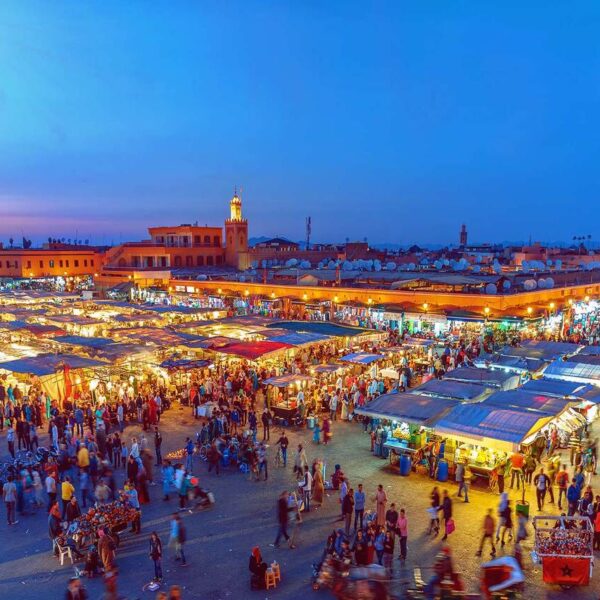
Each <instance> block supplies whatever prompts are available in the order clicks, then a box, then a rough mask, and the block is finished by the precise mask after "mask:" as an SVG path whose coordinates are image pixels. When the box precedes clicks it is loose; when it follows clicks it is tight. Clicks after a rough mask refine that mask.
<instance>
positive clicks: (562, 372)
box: [544, 355, 600, 386]
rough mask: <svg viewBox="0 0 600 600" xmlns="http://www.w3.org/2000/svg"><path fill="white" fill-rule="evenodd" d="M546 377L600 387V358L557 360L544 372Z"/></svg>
mask: <svg viewBox="0 0 600 600" xmlns="http://www.w3.org/2000/svg"><path fill="white" fill-rule="evenodd" d="M544 377H546V378H547V379H562V380H563V381H576V382H579V383H591V384H593V385H597V386H600V356H580V355H575V356H573V357H571V358H567V359H566V360H562V359H559V360H555V361H554V362H552V363H550V364H549V365H548V367H547V368H546V370H545V371H544Z"/></svg>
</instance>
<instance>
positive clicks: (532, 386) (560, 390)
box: [522, 377, 598, 398]
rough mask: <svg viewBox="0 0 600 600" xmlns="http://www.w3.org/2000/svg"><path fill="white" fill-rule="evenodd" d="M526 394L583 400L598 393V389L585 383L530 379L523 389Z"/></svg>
mask: <svg viewBox="0 0 600 600" xmlns="http://www.w3.org/2000/svg"><path fill="white" fill-rule="evenodd" d="M522 389H523V390H525V391H526V392H533V393H535V394H544V395H545V396H557V397H558V398H563V397H565V396H570V397H572V398H583V397H584V396H585V395H586V394H589V393H590V392H594V391H598V388H596V387H594V386H593V385H589V384H585V383H577V382H575V381H560V380H558V379H546V378H544V377H542V378H541V379H530V380H529V381H528V382H527V383H525V384H524V385H523V387H522Z"/></svg>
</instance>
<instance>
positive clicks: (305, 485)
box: [298, 466, 313, 512]
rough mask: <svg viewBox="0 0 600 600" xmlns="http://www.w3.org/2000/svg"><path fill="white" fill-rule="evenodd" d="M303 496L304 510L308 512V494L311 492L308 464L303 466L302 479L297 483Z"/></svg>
mask: <svg viewBox="0 0 600 600" xmlns="http://www.w3.org/2000/svg"><path fill="white" fill-rule="evenodd" d="M298 485H299V487H300V489H301V490H302V495H303V498H304V511H305V512H310V496H311V494H312V486H313V476H312V475H311V473H310V469H309V468H308V466H306V467H304V479H303V480H302V482H301V483H299V484H298Z"/></svg>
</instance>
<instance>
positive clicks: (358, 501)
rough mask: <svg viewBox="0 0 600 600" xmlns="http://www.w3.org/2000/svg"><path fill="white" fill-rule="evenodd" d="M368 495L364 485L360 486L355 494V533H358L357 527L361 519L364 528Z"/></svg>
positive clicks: (361, 526) (361, 525)
mask: <svg viewBox="0 0 600 600" xmlns="http://www.w3.org/2000/svg"><path fill="white" fill-rule="evenodd" d="M365 502H366V494H365V493H364V491H363V485H362V483H359V484H358V489H357V490H356V491H355V492H354V531H358V529H357V527H356V525H357V524H358V522H359V519H360V528H361V529H362V528H363V519H364V516H365Z"/></svg>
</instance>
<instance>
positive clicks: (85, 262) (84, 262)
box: [83, 258, 87, 267]
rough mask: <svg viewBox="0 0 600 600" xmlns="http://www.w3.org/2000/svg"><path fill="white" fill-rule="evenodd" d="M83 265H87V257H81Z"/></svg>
mask: <svg viewBox="0 0 600 600" xmlns="http://www.w3.org/2000/svg"><path fill="white" fill-rule="evenodd" d="M83 266H84V267H87V258H84V259H83Z"/></svg>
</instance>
